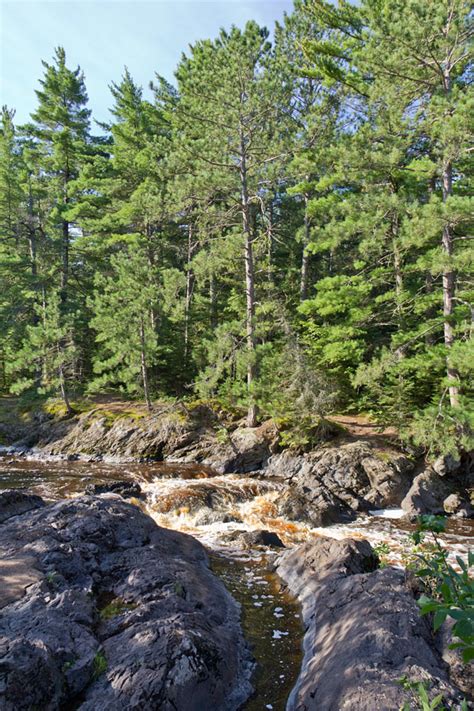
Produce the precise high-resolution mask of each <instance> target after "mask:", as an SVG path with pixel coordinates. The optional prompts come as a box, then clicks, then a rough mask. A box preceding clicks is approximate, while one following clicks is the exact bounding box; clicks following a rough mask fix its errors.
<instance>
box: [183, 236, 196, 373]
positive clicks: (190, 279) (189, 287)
mask: <svg viewBox="0 0 474 711" xmlns="http://www.w3.org/2000/svg"><path fill="white" fill-rule="evenodd" d="M193 251H194V245H193V226H192V224H191V223H189V226H188V263H187V266H186V300H185V302H184V363H185V364H187V362H188V358H189V321H190V316H191V300H192V295H193V287H194V272H193V270H192V269H191V266H190V262H191V259H192V256H193Z"/></svg>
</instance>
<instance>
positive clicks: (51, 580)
mask: <svg viewBox="0 0 474 711" xmlns="http://www.w3.org/2000/svg"><path fill="white" fill-rule="evenodd" d="M58 577H59V574H58V573H57V571H56V570H49V571H48V572H47V573H46V582H47V583H48V585H51V586H52V587H54V586H55V585H56V583H57V582H58Z"/></svg>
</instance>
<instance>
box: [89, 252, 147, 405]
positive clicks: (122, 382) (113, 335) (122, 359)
mask: <svg viewBox="0 0 474 711" xmlns="http://www.w3.org/2000/svg"><path fill="white" fill-rule="evenodd" d="M110 266H111V273H110V274H109V275H107V276H103V275H100V274H98V275H97V277H96V281H95V293H94V296H93V299H92V303H91V308H92V309H93V313H94V316H93V318H92V321H91V325H92V327H93V328H94V330H95V332H96V340H97V343H98V344H99V347H100V350H99V355H98V357H97V359H96V361H95V363H94V370H95V372H96V373H97V374H98V377H97V378H96V379H95V381H94V382H93V387H94V388H98V389H103V388H104V387H106V386H107V385H116V386H117V385H118V386H119V387H121V388H123V389H124V390H125V391H126V392H127V393H129V394H131V395H136V394H137V393H139V392H143V394H144V396H145V401H146V403H147V406H148V408H149V409H150V410H151V409H152V404H151V391H150V378H149V374H150V368H151V367H152V366H153V365H154V363H155V362H156V359H157V356H158V338H157V333H156V329H155V327H154V323H153V318H152V315H153V313H155V312H156V306H157V289H156V279H155V275H154V274H153V273H152V271H151V270H150V268H149V266H148V261H147V259H146V254H145V253H144V252H143V251H142V250H140V249H137V248H136V247H133V246H131V247H130V248H129V250H128V252H124V253H121V254H118V255H116V256H114V257H112V258H111V260H110ZM117 314H120V319H117Z"/></svg>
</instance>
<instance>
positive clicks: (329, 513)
mask: <svg viewBox="0 0 474 711" xmlns="http://www.w3.org/2000/svg"><path fill="white" fill-rule="evenodd" d="M412 469H413V464H412V463H411V462H410V461H409V460H408V459H407V458H406V457H404V456H403V455H401V454H399V453H397V452H395V451H393V452H391V453H384V454H383V456H382V454H381V453H380V452H377V451H375V450H374V449H373V448H372V447H371V445H370V444H369V443H367V442H355V443H349V444H345V445H341V446H339V447H330V448H323V449H320V450H317V451H315V452H311V453H309V454H306V455H300V456H295V455H292V454H290V453H289V452H283V453H281V454H277V455H275V456H273V457H271V459H270V460H269V462H268V466H267V469H266V470H265V474H268V476H276V477H280V478H283V479H285V480H287V481H288V483H289V485H290V486H289V489H288V491H287V492H286V493H285V494H284V495H283V496H282V497H281V499H280V501H279V510H280V513H281V515H284V516H286V517H288V518H290V519H292V520H302V521H307V522H308V523H310V524H311V525H313V526H324V525H327V524H330V523H334V522H337V521H343V520H348V519H349V518H350V517H352V516H354V515H355V514H356V513H358V512H364V511H368V510H369V509H373V508H385V507H387V506H391V505H394V504H398V503H399V502H400V500H401V498H402V497H403V496H404V494H405V493H406V492H407V491H408V489H409V486H410V480H411V477H410V473H411V471H412Z"/></svg>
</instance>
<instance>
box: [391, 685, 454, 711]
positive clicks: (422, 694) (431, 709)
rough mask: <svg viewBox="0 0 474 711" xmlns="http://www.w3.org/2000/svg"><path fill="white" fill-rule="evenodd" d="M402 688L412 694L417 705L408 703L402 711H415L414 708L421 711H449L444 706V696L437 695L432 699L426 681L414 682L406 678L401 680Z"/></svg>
mask: <svg viewBox="0 0 474 711" xmlns="http://www.w3.org/2000/svg"><path fill="white" fill-rule="evenodd" d="M399 682H400V684H401V685H402V687H403V688H404V689H405V690H406V691H409V692H411V694H412V697H413V703H414V704H416V705H415V707H414V706H413V704H411V703H410V702H408V701H406V702H405V703H404V704H403V706H402V707H401V708H400V711H413V709H414V708H416V709H420V711H435V709H438V711H447V709H446V706H443V705H442V704H443V700H444V694H437V695H436V696H434V697H433V698H432V699H430V694H429V687H428V684H427V683H426V682H424V681H412V680H410V679H408V678H407V677H406V676H403V677H401V679H400V680H399Z"/></svg>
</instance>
